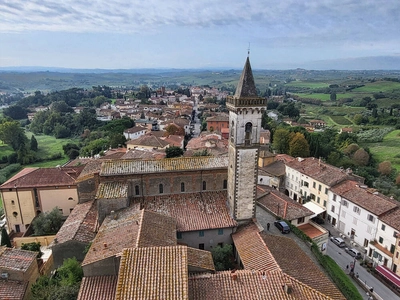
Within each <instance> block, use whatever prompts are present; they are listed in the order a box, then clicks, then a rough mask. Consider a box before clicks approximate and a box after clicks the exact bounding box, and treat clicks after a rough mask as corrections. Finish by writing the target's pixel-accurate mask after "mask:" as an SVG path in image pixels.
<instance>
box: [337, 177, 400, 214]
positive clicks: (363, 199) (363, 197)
mask: <svg viewBox="0 0 400 300" xmlns="http://www.w3.org/2000/svg"><path fill="white" fill-rule="evenodd" d="M331 190H332V192H334V193H336V194H338V195H340V196H342V197H343V198H345V199H347V200H349V201H351V202H353V203H355V204H357V205H359V206H361V207H362V208H364V209H366V210H368V211H370V212H372V213H373V214H375V215H377V216H379V215H381V214H383V213H385V212H388V211H390V210H392V209H394V208H396V207H398V205H399V204H398V203H397V201H395V200H391V199H389V198H388V197H386V196H384V195H382V194H379V193H377V192H373V193H371V191H370V190H369V189H367V188H366V186H365V188H364V186H360V185H359V183H358V182H356V181H352V180H346V181H344V182H342V183H340V184H337V185H335V186H334V187H333V188H331Z"/></svg>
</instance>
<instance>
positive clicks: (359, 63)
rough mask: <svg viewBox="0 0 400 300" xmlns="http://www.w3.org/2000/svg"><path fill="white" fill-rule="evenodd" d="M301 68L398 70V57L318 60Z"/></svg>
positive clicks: (399, 68) (399, 60)
mask: <svg viewBox="0 0 400 300" xmlns="http://www.w3.org/2000/svg"><path fill="white" fill-rule="evenodd" d="M301 67H302V68H305V69H313V70H400V55H398V56H370V57H358V58H347V59H335V60H319V61H312V62H309V63H306V64H304V65H303V66H301Z"/></svg>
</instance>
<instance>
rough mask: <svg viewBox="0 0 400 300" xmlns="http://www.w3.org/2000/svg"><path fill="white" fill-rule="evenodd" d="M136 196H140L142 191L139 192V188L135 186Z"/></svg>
mask: <svg viewBox="0 0 400 300" xmlns="http://www.w3.org/2000/svg"><path fill="white" fill-rule="evenodd" d="M135 195H136V196H137V195H140V190H139V186H138V185H135Z"/></svg>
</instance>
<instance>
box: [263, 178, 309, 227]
mask: <svg viewBox="0 0 400 300" xmlns="http://www.w3.org/2000/svg"><path fill="white" fill-rule="evenodd" d="M257 204H258V205H260V206H262V207H263V208H265V209H267V210H269V211H270V212H272V213H273V214H275V215H277V216H279V217H281V218H284V219H287V220H295V219H298V218H302V217H307V216H311V215H312V214H313V212H312V211H311V210H309V209H308V208H306V207H304V206H303V205H301V204H300V203H298V202H296V201H295V200H293V199H291V198H290V197H288V196H286V195H285V194H282V193H281V192H279V191H277V190H275V189H274V188H271V187H268V186H260V185H258V186H257Z"/></svg>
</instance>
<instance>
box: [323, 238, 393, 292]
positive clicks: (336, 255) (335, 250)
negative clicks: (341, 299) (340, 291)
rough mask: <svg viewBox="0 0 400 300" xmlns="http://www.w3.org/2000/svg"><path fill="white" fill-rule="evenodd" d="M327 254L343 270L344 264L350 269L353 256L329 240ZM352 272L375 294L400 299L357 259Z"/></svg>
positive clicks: (344, 268)
mask: <svg viewBox="0 0 400 300" xmlns="http://www.w3.org/2000/svg"><path fill="white" fill-rule="evenodd" d="M327 254H328V255H329V256H330V257H331V258H332V259H333V260H334V261H335V262H336V263H337V264H338V265H339V266H340V267H341V268H342V269H343V270H345V271H346V266H349V269H350V263H351V262H353V261H354V259H353V257H351V256H350V255H349V254H347V253H346V251H345V250H344V248H339V247H338V246H336V245H335V244H334V243H332V242H331V241H329V243H328V248H327ZM349 271H350V270H349ZM354 272H355V273H356V274H357V273H358V275H359V278H360V280H361V281H363V282H364V283H366V285H367V286H369V287H373V288H374V292H375V293H376V294H377V295H379V296H380V297H381V298H382V299H385V300H386V299H387V300H392V299H393V300H394V299H400V298H399V297H398V296H397V295H396V294H394V293H393V292H392V291H391V290H390V289H389V288H387V287H386V286H385V285H384V284H382V282H380V281H379V280H378V279H376V278H375V277H374V276H373V275H371V274H370V273H368V272H367V270H366V269H365V268H364V267H362V266H360V263H359V261H356V263H355V268H354ZM354 284H355V285H356V286H357V283H355V282H354ZM364 294H365V292H364Z"/></svg>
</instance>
